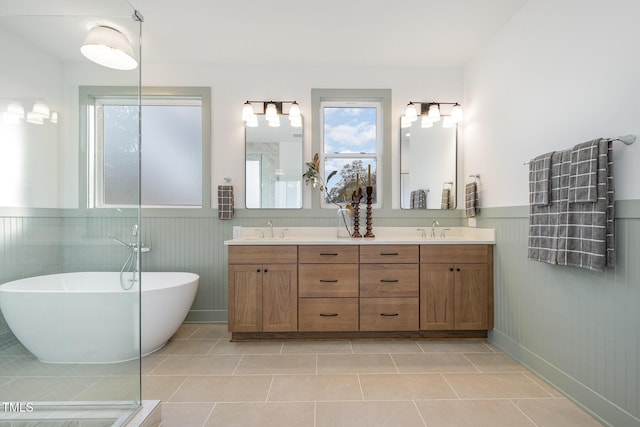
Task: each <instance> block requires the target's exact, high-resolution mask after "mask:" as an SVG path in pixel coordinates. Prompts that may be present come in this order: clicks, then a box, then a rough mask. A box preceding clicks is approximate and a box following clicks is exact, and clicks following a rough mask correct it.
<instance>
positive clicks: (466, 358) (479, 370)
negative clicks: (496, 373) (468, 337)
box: [460, 353, 482, 372]
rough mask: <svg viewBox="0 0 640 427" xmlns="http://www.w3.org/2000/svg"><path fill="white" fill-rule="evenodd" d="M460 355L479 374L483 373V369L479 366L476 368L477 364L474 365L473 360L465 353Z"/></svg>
mask: <svg viewBox="0 0 640 427" xmlns="http://www.w3.org/2000/svg"><path fill="white" fill-rule="evenodd" d="M460 355H462V357H463V358H464V359H465V360H466V361H467V362H469V363H470V364H471V366H473V367H474V368H475V369H476V371H477V372H482V369H480V368H478V366H476V364H475V363H473V361H472V360H471V359H469V358H468V357H467V355H466V354H465V353H460Z"/></svg>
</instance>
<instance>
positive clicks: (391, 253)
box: [380, 252, 400, 256]
mask: <svg viewBox="0 0 640 427" xmlns="http://www.w3.org/2000/svg"><path fill="white" fill-rule="evenodd" d="M380 255H381V256H398V255H400V254H399V253H398V252H380Z"/></svg>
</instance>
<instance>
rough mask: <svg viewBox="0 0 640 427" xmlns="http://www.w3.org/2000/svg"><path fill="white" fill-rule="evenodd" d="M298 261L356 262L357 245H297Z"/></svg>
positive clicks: (318, 262)
mask: <svg viewBox="0 0 640 427" xmlns="http://www.w3.org/2000/svg"><path fill="white" fill-rule="evenodd" d="M298 257H299V258H300V262H301V263H302V262H306V263H313V264H336V263H357V262H358V246H347V245H342V246H340V245H311V246H299V247H298Z"/></svg>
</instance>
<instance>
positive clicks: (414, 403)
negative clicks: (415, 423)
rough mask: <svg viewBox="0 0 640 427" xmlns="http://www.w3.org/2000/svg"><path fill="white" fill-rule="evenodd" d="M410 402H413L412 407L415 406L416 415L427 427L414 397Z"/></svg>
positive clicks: (425, 426)
mask: <svg viewBox="0 0 640 427" xmlns="http://www.w3.org/2000/svg"><path fill="white" fill-rule="evenodd" d="M411 402H413V407H414V408H416V411H417V412H418V416H419V417H420V419H421V420H422V424H424V427H428V426H427V421H425V419H424V417H423V416H422V412H420V409H419V408H418V404H417V403H416V400H415V399H411Z"/></svg>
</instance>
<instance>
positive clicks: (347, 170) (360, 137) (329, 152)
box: [323, 107, 377, 202]
mask: <svg viewBox="0 0 640 427" xmlns="http://www.w3.org/2000/svg"><path fill="white" fill-rule="evenodd" d="M323 113H324V153H325V159H324V170H325V176H328V175H329V174H330V173H331V172H332V171H338V174H337V175H336V176H335V177H333V178H332V179H331V181H329V183H328V185H327V196H328V199H329V200H331V201H334V202H342V201H345V200H348V199H349V197H350V194H351V193H350V192H349V191H347V190H348V189H353V188H355V180H356V179H355V174H356V173H359V174H360V184H361V186H362V187H364V186H365V185H367V181H366V179H367V175H366V173H367V171H368V166H369V165H371V173H372V174H373V175H375V172H376V149H377V108H376V107H324V109H323ZM374 179H375V177H374Z"/></svg>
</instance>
